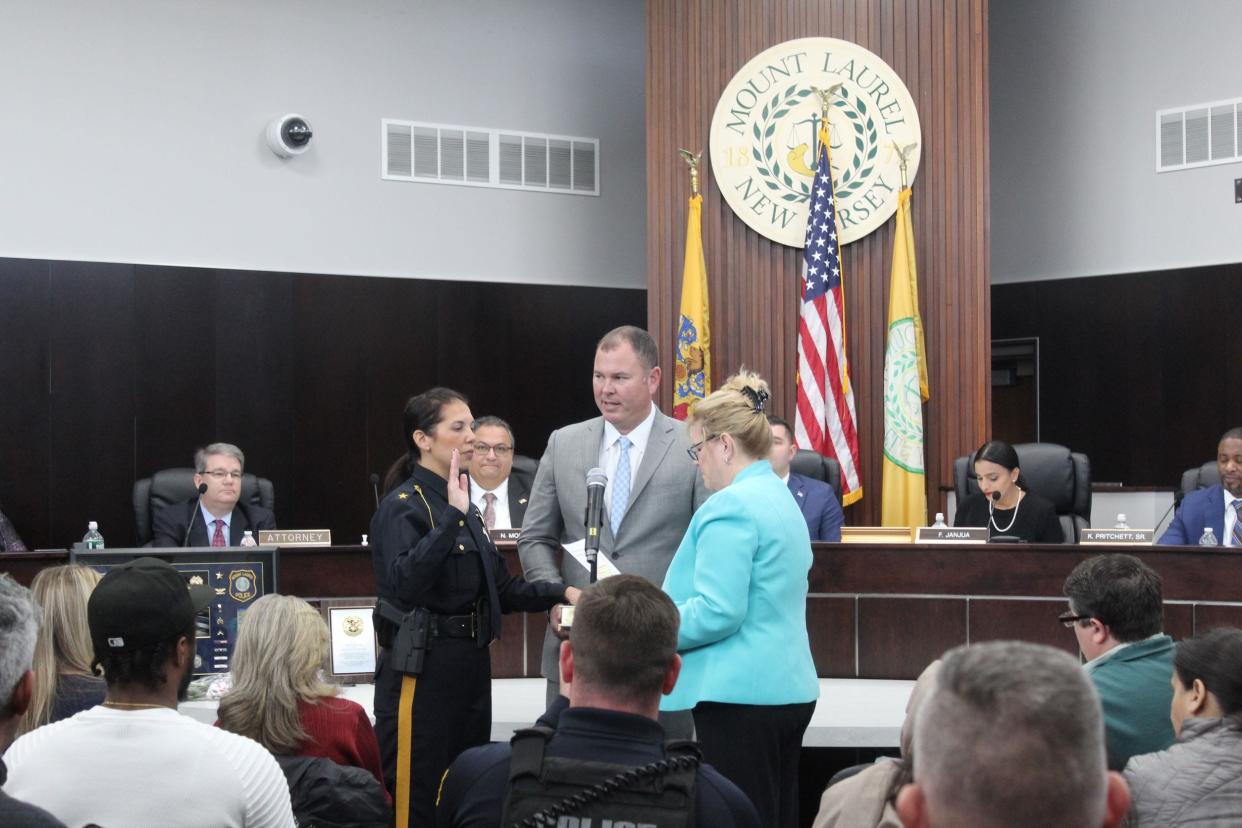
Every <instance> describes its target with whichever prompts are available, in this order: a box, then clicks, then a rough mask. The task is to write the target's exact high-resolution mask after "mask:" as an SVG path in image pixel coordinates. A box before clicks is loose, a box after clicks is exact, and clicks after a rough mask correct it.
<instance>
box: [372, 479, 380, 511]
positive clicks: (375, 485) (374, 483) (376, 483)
mask: <svg viewBox="0 0 1242 828" xmlns="http://www.w3.org/2000/svg"><path fill="white" fill-rule="evenodd" d="M371 488H372V489H374V490H375V508H376V509H378V508H379V475H378V474H376V473H375V472H371Z"/></svg>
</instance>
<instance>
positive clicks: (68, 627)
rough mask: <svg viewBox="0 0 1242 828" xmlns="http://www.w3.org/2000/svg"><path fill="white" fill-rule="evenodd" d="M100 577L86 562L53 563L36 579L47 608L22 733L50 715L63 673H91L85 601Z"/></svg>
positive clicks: (33, 589)
mask: <svg viewBox="0 0 1242 828" xmlns="http://www.w3.org/2000/svg"><path fill="white" fill-rule="evenodd" d="M98 583H99V573H98V572H96V571H95V570H93V569H91V568H90V567H88V566H82V565H81V564H68V565H66V566H52V567H48V568H47V569H44V570H40V572H39V574H37V575H35V577H34V580H33V581H31V583H30V591H31V592H32V593H33V595H34V599H35V601H37V602H38V604H39V608H40V609H41V610H42V611H43V625H42V626H41V627H40V628H39V637H38V641H37V643H36V644H35V655H34V674H35V687H34V698H33V699H32V701H31V704H30V708H29V709H28V710H27V711H26V713H25V715H24V716H22V721H21V726H20V727H19V733H26V732H29V731H31V730H34V729H35V728H36V727H39V726H40V725H44V724H47V723H48V722H49V721H50V720H51V716H52V707H53V703H54V701H55V698H56V686H57V683H58V681H59V678H60V676H61V675H66V674H69V675H82V676H88V675H90V674H91V660H92V658H93V656H94V650H93V648H92V647H91V631H90V627H89V626H88V625H87V623H86V602H87V600H88V599H89V598H90V596H91V592H92V591H93V590H94V589H95V585H96V584H98Z"/></svg>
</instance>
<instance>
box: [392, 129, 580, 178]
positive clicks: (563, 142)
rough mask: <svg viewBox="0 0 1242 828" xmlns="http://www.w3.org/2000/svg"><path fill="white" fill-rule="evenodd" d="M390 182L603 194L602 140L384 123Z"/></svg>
mask: <svg viewBox="0 0 1242 828" xmlns="http://www.w3.org/2000/svg"><path fill="white" fill-rule="evenodd" d="M380 141H381V147H380V153H381V156H382V161H383V163H382V165H381V172H380V176H381V177H382V178H385V179H388V180H390V181H415V182H427V183H435V184H458V185H461V186H469V187H500V188H503V189H509V190H537V191H539V192H545V193H548V192H552V193H572V194H576V195H594V196H597V195H599V140H598V139H596V138H575V137H572V136H567V135H544V134H540V133H533V132H512V131H509V130H500V129H487V128H482V127H463V126H449V125H447V124H428V123H420V122H416V121H396V120H392V119H388V118H385V119H383V120H382V121H381V122H380Z"/></svg>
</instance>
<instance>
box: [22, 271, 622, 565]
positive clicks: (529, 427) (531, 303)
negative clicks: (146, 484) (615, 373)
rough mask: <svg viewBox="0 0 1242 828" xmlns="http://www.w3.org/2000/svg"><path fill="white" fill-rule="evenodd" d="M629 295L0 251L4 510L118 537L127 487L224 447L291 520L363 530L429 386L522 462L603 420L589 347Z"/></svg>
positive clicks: (41, 541) (351, 538)
mask: <svg viewBox="0 0 1242 828" xmlns="http://www.w3.org/2000/svg"><path fill="white" fill-rule="evenodd" d="M643 304H644V297H643V292H642V291H641V290H621V289H604V288H585V287H556V286H540V285H516V284H494V283H485V282H449V281H433V280H426V279H387V278H367V277H362V276H321V275H306V274H291V273H267V272H258V271H237V270H208V269H199V268H179V267H162V266H149V265H132V264H99V263H92V262H48V261H32V260H21V259H3V258H0V331H3V332H4V347H3V348H0V389H3V393H4V404H3V405H0V508H2V509H3V511H4V513H5V514H6V515H8V517H9V518H10V519H12V521H13V523H14V525H15V526H16V527H17V530H18V532H19V533H20V534H21V536H22V539H23V540H24V541H25V542H26V544H27V545H28V546H30V547H31V548H35V547H48V546H56V547H61V548H64V547H65V546H68V545H69V544H72V543H73V542H74V541H75V540H78V539H80V538H81V537H82V533H83V532H85V531H86V522H87V521H88V520H92V519H93V520H98V521H99V523H100V528H101V530H102V532H103V534H104V537H105V538H106V539H107V542H108V544H109V545H110V546H124V545H128V544H130V543H132V542H133V537H134V526H133V523H134V520H133V509H132V506H131V502H132V498H133V486H134V480H135V479H137V478H141V477H147V476H149V475H150V474H151V473H152V472H154V471H156V470H158V469H162V468H167V467H170V466H188V465H190V463H191V457H192V454H193V451H194V449H195V448H196V447H198V446H201V445H205V444H207V443H209V442H213V441H215V440H225V441H227V442H232V443H236V444H237V445H239V446H240V447H241V448H242V449H243V450H244V451H245V452H246V467H247V469H248V470H250V471H253V472H255V473H256V474H259V475H262V476H264V477H267V478H270V479H271V480H272V481H273V483H274V484H275V487H276V517H277V521H278V522H279V524H280V525H281V526H282V527H284V528H286V529H305V528H329V529H331V530H332V532H333V539H334V540H336V541H337V542H338V543H356V542H358V540H359V535H360V534H361V533H362V532H365V531H367V526H368V524H369V522H370V519H371V513H372V512H373V511H374V507H375V501H374V495H373V493H372V489H371V484H370V482H369V480H368V478H369V475H370V474H371V473H372V472H375V473H378V474H380V475H381V476H382V475H383V474H384V472H385V470H386V469H387V467H388V465H389V463H390V462H391V461H392V460H393V459H394V458H395V457H396V456H397V455H398V454H400V453H401V452H402V451H403V449H404V444H403V442H402V437H401V412H402V409H403V407H404V405H405V400H406V399H407V398H408V397H409V396H410V394H414V393H417V392H419V391H422V390H425V389H427V388H429V387H431V386H433V385H448V386H451V387H453V388H456V389H458V390H460V391H462V392H464V393H465V394H466V395H467V396H468V397H469V398H470V401H471V408H472V410H473V412H474V413H475V414H476V415H482V414H496V415H499V416H501V417H504V418H505V419H507V420H508V421H509V422H510V424H512V426H513V429H514V432H515V436H516V440H517V448H518V451H519V452H520V453H523V454H529V455H532V456H534V457H539V456H541V455H542V454H543V450H544V447H545V446H546V445H547V440H548V434H549V433H550V432H551V431H552V429H554V428H558V427H560V426H562V425H564V424H565V423H571V422H575V421H577V420H582V419H586V418H588V417H593V416H596V415H597V414H598V411H597V409H596V407H595V401H594V397H593V396H592V393H591V365H592V360H593V359H594V353H595V343H596V341H597V340H598V339H599V337H600V336H602V335H603V334H604V333H605V332H607V331H608V330H609V329H611V328H613V327H615V326H617V325H621V324H626V323H636V324H643Z"/></svg>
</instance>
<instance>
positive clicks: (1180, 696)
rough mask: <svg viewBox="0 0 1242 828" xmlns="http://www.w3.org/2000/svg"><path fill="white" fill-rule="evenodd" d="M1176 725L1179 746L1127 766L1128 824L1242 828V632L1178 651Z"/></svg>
mask: <svg viewBox="0 0 1242 828" xmlns="http://www.w3.org/2000/svg"><path fill="white" fill-rule="evenodd" d="M1169 717H1170V719H1171V720H1172V722H1173V730H1174V732H1176V733H1177V742H1176V743H1175V744H1174V745H1173V746H1172V747H1170V748H1168V749H1167V750H1162V751H1159V752H1158V753H1148V754H1144V755H1140V756H1135V757H1133V758H1132V759H1131V760H1130V762H1129V764H1127V765H1126V769H1125V776H1126V781H1127V782H1129V784H1130V791H1131V794H1132V797H1133V805H1132V808H1131V811H1130V822H1129V824H1130V825H1140V826H1142V825H1160V826H1177V825H1194V826H1196V828H1204V827H1205V826H1213V825H1219V826H1232V825H1239V824H1242V630H1238V629H1234V628H1232V627H1221V628H1217V629H1214V630H1210V631H1208V632H1206V633H1204V634H1202V635H1199V636H1196V637H1195V638H1190V639H1187V640H1185V641H1183V642H1181V643H1180V644H1178V645H1177V653H1176V655H1175V656H1174V659H1173V705H1172V710H1171V711H1170V716H1169Z"/></svg>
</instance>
